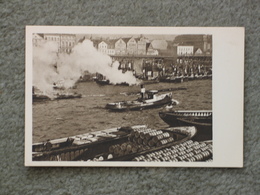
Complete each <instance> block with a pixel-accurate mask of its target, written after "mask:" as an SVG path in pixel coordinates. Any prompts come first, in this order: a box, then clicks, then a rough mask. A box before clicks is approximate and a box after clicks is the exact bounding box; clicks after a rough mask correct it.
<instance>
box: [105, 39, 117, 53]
mask: <svg viewBox="0 0 260 195" xmlns="http://www.w3.org/2000/svg"><path fill="white" fill-rule="evenodd" d="M116 41H117V40H115V39H112V40H109V41H107V54H108V55H110V56H113V55H115V54H116V50H115V43H116Z"/></svg>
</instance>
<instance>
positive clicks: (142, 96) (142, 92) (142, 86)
mask: <svg viewBox="0 0 260 195" xmlns="http://www.w3.org/2000/svg"><path fill="white" fill-rule="evenodd" d="M144 97H145V87H144V85H143V84H142V85H141V98H142V100H143V99H144Z"/></svg>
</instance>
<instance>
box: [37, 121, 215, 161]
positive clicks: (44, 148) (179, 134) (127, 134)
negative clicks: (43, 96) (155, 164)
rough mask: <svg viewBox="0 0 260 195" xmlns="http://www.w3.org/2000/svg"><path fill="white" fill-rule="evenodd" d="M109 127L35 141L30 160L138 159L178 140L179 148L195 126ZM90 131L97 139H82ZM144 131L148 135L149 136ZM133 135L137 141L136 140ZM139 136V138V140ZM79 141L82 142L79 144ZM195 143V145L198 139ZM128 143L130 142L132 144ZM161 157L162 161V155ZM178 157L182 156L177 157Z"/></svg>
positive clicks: (174, 144)
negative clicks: (160, 127)
mask: <svg viewBox="0 0 260 195" xmlns="http://www.w3.org/2000/svg"><path fill="white" fill-rule="evenodd" d="M111 130H112V131H110V130H109V131H108V130H104V131H99V132H92V133H88V134H83V135H78V136H72V137H70V138H61V139H57V140H50V141H48V142H47V143H46V142H45V143H38V144H34V145H33V148H32V151H33V161H78V160H80V161H82V160H83V161H93V160H94V161H96V160H97V161H132V160H135V159H138V158H136V157H138V156H140V155H146V154H149V153H153V152H160V153H162V152H163V150H164V149H165V148H168V149H167V150H169V148H171V147H174V146H177V145H179V144H180V146H178V148H179V147H182V145H181V144H182V143H184V142H187V141H189V140H191V138H192V137H193V136H194V135H195V134H196V128H195V127H178V128H175V127H171V128H163V129H158V130H155V129H154V130H151V131H153V132H150V133H147V130H149V129H148V128H147V127H146V126H145V125H139V126H132V127H122V128H114V129H111ZM140 130H141V131H140ZM102 132H106V134H100V133H102ZM136 133H138V134H136ZM142 133H143V134H142ZM145 133H146V134H145ZM153 133H157V135H159V134H160V135H163V134H164V135H165V134H166V135H168V136H167V138H166V139H165V138H162V139H161V140H168V141H166V142H162V141H160V140H158V139H159V138H158V137H157V136H156V135H153ZM89 134H93V135H94V138H97V140H96V141H93V142H87V143H85V142H86V138H85V137H86V136H87V135H89ZM148 134H149V135H148ZM102 135H103V136H104V135H114V137H102ZM147 135H148V136H150V137H149V138H148V137H147ZM154 138H158V139H157V141H156V142H153V140H154ZM169 138H170V140H169ZM135 139H136V140H138V141H135ZM140 140H141V142H139V141H140ZM147 140H148V141H149V140H150V141H152V142H153V143H152V145H150V141H149V142H145V141H147ZM80 142H82V143H81V144H79V143H80ZM189 142H192V141H189ZM147 143H148V144H147ZM186 144H187V143H186ZM195 144H196V145H197V144H198V143H195ZM128 146H132V148H131V147H130V148H129V147H128ZM204 146H205V145H204ZM134 148H135V149H137V150H135V149H134ZM118 149H119V150H118ZM129 149H130V150H129ZM176 149H177V148H176ZM165 152H166V150H165ZM180 155H181V154H180ZM182 155H183V154H182ZM109 156H110V157H109ZM176 158H178V157H176ZM205 158H211V155H210V154H209V155H208V156H207V157H205ZM162 160H163V161H164V159H162ZM179 160H180V161H181V160H182V159H181V158H179Z"/></svg>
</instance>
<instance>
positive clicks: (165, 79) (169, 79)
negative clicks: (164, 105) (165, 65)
mask: <svg viewBox="0 0 260 195" xmlns="http://www.w3.org/2000/svg"><path fill="white" fill-rule="evenodd" d="M184 80H185V79H184V77H183V76H173V75H169V76H164V77H161V78H160V82H167V83H182V82H183V81H184Z"/></svg>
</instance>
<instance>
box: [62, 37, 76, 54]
mask: <svg viewBox="0 0 260 195" xmlns="http://www.w3.org/2000/svg"><path fill="white" fill-rule="evenodd" d="M75 45H76V36H75V35H74V34H61V35H60V52H61V53H71V52H72V48H73V47H74V46H75Z"/></svg>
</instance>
